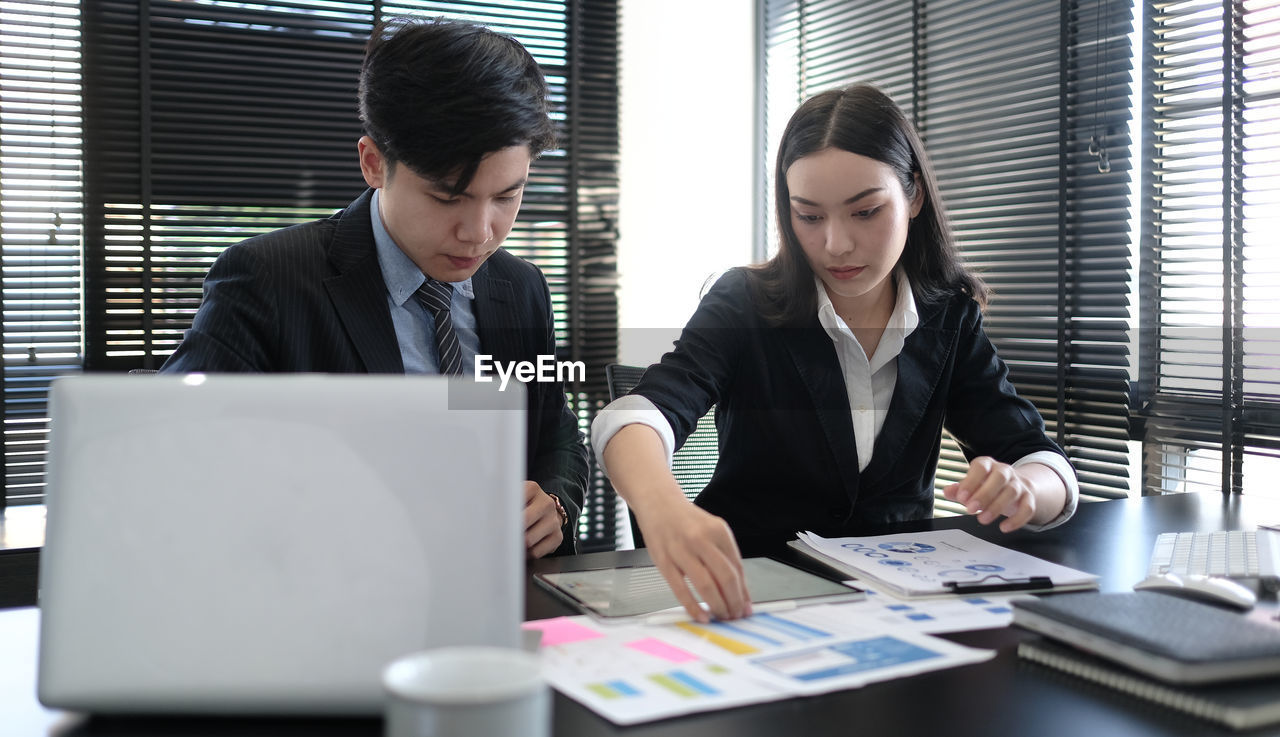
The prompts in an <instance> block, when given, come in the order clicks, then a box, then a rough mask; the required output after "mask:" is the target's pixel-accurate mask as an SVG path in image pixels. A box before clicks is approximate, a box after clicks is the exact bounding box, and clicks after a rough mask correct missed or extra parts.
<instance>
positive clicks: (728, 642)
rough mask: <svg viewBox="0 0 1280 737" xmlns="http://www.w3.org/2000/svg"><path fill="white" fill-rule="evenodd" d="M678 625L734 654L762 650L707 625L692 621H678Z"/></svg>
mask: <svg viewBox="0 0 1280 737" xmlns="http://www.w3.org/2000/svg"><path fill="white" fill-rule="evenodd" d="M676 626H677V627H679V628H680V629H682V630H684V631H685V632H688V633H690V634H692V635H696V636H697V637H701V638H702V639H704V640H706V641H707V642H709V643H711V644H712V645H715V646H717V647H719V648H722V649H724V650H728V651H729V652H731V653H733V654H734V655H751V654H752V653H758V652H760V650H759V648H756V647H752V646H751V645H748V644H747V643H745V642H743V641H741V640H735V639H733V638H732V637H725V636H724V635H722V634H719V633H718V632H715V631H713V630H710V629H707V628H706V627H699V626H698V625H696V624H694V623H692V622H676Z"/></svg>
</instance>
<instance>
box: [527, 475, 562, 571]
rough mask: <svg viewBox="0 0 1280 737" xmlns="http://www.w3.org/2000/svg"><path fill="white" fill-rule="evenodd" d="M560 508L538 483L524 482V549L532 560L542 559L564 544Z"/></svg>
mask: <svg viewBox="0 0 1280 737" xmlns="http://www.w3.org/2000/svg"><path fill="white" fill-rule="evenodd" d="M561 524H562V522H561V520H560V507H558V506H557V505H556V501H555V500H554V499H552V498H551V495H550V494H548V493H547V492H545V491H543V490H542V487H541V486H539V485H538V483H537V482H536V481H526V482H524V547H525V554H526V555H527V556H528V557H530V558H541V557H542V556H544V555H546V554H548V553H550V552H553V551H554V550H555V549H556V548H558V547H560V543H562V542H564V533H563V532H562V531H561V530H560V527H561Z"/></svg>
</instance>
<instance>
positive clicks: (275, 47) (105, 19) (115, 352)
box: [83, 0, 618, 549]
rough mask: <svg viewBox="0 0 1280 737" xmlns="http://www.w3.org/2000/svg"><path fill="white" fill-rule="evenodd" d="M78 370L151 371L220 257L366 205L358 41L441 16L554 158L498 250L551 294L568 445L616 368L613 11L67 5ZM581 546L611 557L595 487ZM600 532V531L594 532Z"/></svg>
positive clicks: (604, 489) (152, 2) (554, 1)
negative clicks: (77, 105)
mask: <svg viewBox="0 0 1280 737" xmlns="http://www.w3.org/2000/svg"><path fill="white" fill-rule="evenodd" d="M83 5H84V14H85V15H84V27H85V38H84V54H85V60H86V64H85V69H86V73H85V93H84V100H85V130H86V140H87V141H88V144H89V145H88V146H87V147H86V151H85V203H86V205H85V206H86V213H87V215H86V218H85V270H86V276H85V302H86V304H85V368H86V369H89V370H110V371H123V370H126V369H130V368H134V367H145V368H154V367H158V366H159V365H160V364H161V363H162V362H163V361H164V359H165V358H166V357H167V356H168V355H169V354H170V353H171V352H172V351H173V350H174V348H175V347H176V346H177V345H178V343H179V342H180V341H181V339H182V334H183V331H185V330H186V328H187V327H188V326H189V325H190V322H191V319H192V317H193V316H194V314H195V311H196V309H197V308H198V307H199V303H200V297H201V291H200V288H201V283H202V280H203V277H204V275H205V273H206V272H207V271H208V268H209V266H210V265H211V264H212V262H213V260H214V259H215V258H216V257H217V255H218V254H219V253H220V252H221V251H222V250H223V249H224V248H225V247H227V246H228V245H231V244H232V243H236V242H238V241H240V240H243V239H244V238H246V237H249V236H251V235H254V234H257V233H261V232H265V231H269V230H273V229H276V228H279V227H283V226H285V225H289V224H293V223H296V222H303V221H307V220H312V219H316V218H320V217H327V216H328V215H330V214H332V213H333V212H334V211H335V210H336V209H339V208H341V207H344V206H345V205H346V204H347V203H348V202H350V201H351V200H353V199H355V197H356V196H358V195H359V194H360V193H361V192H362V191H363V190H364V189H365V184H364V182H363V179H362V178H361V175H360V170H359V166H358V163H357V160H356V156H355V142H356V140H357V139H358V138H359V136H360V125H359V120H358V117H357V114H356V100H355V96H356V83H357V75H358V72H359V69H360V63H361V60H362V58H363V51H364V45H365V43H366V40H367V38H368V35H369V33H370V32H371V30H372V28H373V26H374V24H375V23H376V22H378V21H379V20H382V19H385V18H390V17H398V16H428V17H436V16H443V17H449V18H455V19H460V20H466V21H469V22H473V23H478V24H482V25H486V26H489V27H491V28H493V29H494V30H496V31H498V32H501V33H505V34H508V35H511V36H513V37H515V38H516V39H517V40H519V41H520V42H521V43H523V44H524V45H525V46H526V47H527V48H528V49H529V51H530V52H531V54H532V55H533V56H534V58H535V59H536V60H537V61H538V63H539V64H540V66H541V67H542V69H543V72H544V74H545V76H546V78H547V82H548V85H549V87H550V92H551V103H552V118H553V121H554V122H555V123H556V124H557V127H558V136H559V147H558V148H557V149H555V150H553V151H550V152H548V153H547V154H545V155H544V156H543V157H542V158H540V159H539V160H538V161H536V162H535V163H534V165H533V167H532V170H531V172H530V181H529V184H528V186H527V189H526V194H525V197H524V204H523V206H522V208H521V213H520V216H519V218H518V220H517V222H516V225H515V227H514V228H513V229H512V232H511V234H510V236H509V238H508V240H507V242H506V247H507V248H508V250H510V251H511V252H512V253H514V254H515V255H517V256H520V257H523V258H525V259H527V260H529V261H531V262H533V263H535V264H536V265H538V266H539V267H540V268H541V269H542V271H543V273H544V274H546V276H547V280H548V282H549V284H550V287H551V292H552V307H553V311H554V316H553V319H554V323H555V327H556V330H557V334H558V339H559V345H558V352H559V353H561V354H562V355H561V356H560V358H562V359H572V360H582V361H584V362H585V363H586V364H587V380H586V381H585V382H581V383H577V384H574V385H573V386H571V387H568V390H569V397H570V400H571V406H572V407H573V408H574V410H575V411H576V412H577V414H578V417H579V421H580V423H582V425H583V426H584V427H585V426H586V425H587V424H588V423H589V422H590V419H591V417H592V416H593V415H594V411H595V408H596V407H598V406H601V405H603V404H604V403H605V402H606V401H607V396H608V392H607V387H606V386H605V381H604V366H605V365H607V364H608V363H611V362H614V361H616V356H617V336H616V332H617V331H616V316H617V305H616V286H615V281H616V259H615V253H614V252H615V242H616V237H615V235H616V226H615V223H616V208H617V149H618V143H617V112H616V98H617V94H616V89H617V30H616V25H617V7H616V2H612V1H610V0H605V1H602V2H590V3H584V2H580V1H575V0H570V1H568V2H566V1H564V0H528V1H527V2H521V3H518V4H511V3H491V2H467V1H465V0H457V1H453V2H431V1H427V0H396V1H395V2H370V1H368V0H347V1H342V0H271V1H270V2H266V3H253V4H248V3H242V2H231V1H223V0H210V1H209V2H204V3H191V2H187V1H185V0H142V1H141V2H134V1H133V0H85V2H84V3H83ZM591 489H592V492H591V494H590V498H589V499H588V509H587V512H586V514H584V516H583V520H582V527H581V529H580V537H581V538H582V542H583V545H584V547H586V548H587V549H595V548H601V547H603V548H612V547H613V539H614V531H615V525H614V523H613V520H614V518H615V517H616V514H617V513H616V509H615V508H614V505H613V496H612V491H611V490H610V489H609V488H608V486H607V484H605V483H604V482H603V481H602V480H601V479H600V478H598V475H597V477H596V478H595V479H594V480H593V482H592V485H591ZM601 520H604V521H603V522H601Z"/></svg>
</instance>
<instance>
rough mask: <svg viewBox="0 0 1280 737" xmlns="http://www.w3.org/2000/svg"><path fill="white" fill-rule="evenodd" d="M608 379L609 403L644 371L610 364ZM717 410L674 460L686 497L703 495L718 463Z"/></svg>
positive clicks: (636, 534) (636, 533) (638, 539)
mask: <svg viewBox="0 0 1280 737" xmlns="http://www.w3.org/2000/svg"><path fill="white" fill-rule="evenodd" d="M604 375H605V380H606V381H607V382H608V383H609V401H613V400H615V399H617V398H618V397H621V396H624V395H626V394H629V393H631V390H632V389H634V388H635V387H636V384H639V383H640V377H641V376H643V375H644V369H643V368H641V367H639V366H626V365H623V364H620V363H611V364H609V365H608V366H605V369H604ZM713 412H715V407H712V408H711V409H710V410H708V412H707V414H705V415H703V417H702V419H701V420H699V421H698V426H697V428H695V429H694V431H693V433H692V434H690V435H689V437H688V438H687V439H686V440H685V442H684V445H682V446H680V449H679V450H677V451H676V452H675V455H674V456H673V457H672V458H671V473H672V475H673V476H675V477H676V481H677V482H679V484H680V488H681V489H683V490H684V495H685V496H686V497H688V498H689V500H690V501H693V498H694V497H696V496H698V494H700V493H701V492H702V489H703V487H705V486H706V485H707V482H708V481H710V480H711V474H712V473H714V472H715V470H716V460H717V459H718V458H719V457H720V444H719V439H718V436H717V435H716V423H715V421H714V417H713V415H712V413H713ZM628 514H630V516H631V536H632V538H633V539H634V540H635V544H636V547H637V548H642V547H644V537H643V536H642V535H641V534H640V526H639V525H637V524H636V516H635V514H633V513H631V512H630V510H628Z"/></svg>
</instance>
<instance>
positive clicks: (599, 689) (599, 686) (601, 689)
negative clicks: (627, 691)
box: [587, 683, 622, 699]
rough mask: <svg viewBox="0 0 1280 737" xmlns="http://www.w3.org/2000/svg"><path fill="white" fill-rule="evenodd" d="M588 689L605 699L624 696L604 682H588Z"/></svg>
mask: <svg viewBox="0 0 1280 737" xmlns="http://www.w3.org/2000/svg"><path fill="white" fill-rule="evenodd" d="M587 690H588V691H590V692H591V693H593V694H595V695H596V696H599V697H600V698H603V699H617V698H621V697H622V694H620V693H618V692H617V691H615V690H613V689H612V688H609V687H608V686H606V685H604V684H603V683H588V684H587Z"/></svg>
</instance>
